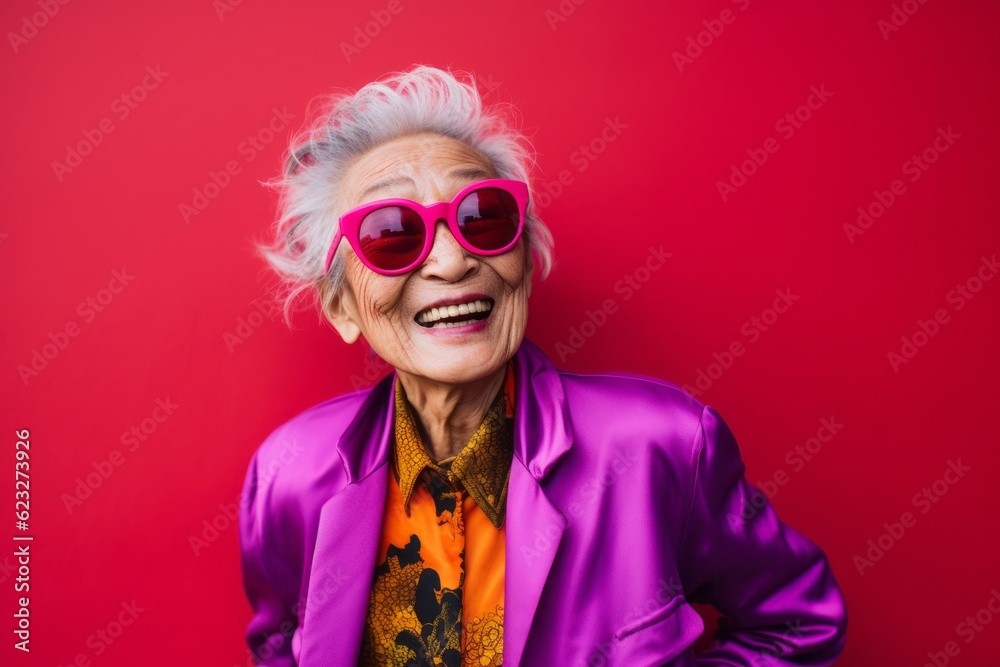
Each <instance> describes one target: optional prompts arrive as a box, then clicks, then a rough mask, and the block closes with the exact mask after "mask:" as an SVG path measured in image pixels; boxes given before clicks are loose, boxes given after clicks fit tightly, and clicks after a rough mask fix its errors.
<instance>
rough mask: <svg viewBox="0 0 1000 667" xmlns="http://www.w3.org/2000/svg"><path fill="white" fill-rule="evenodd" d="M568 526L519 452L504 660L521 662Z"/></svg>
mask: <svg viewBox="0 0 1000 667" xmlns="http://www.w3.org/2000/svg"><path fill="white" fill-rule="evenodd" d="M565 528H566V517H565V516H564V515H563V513H562V512H560V511H559V509H558V508H556V506H555V505H553V504H552V503H551V502H550V501H549V499H548V497H547V496H546V495H545V494H544V493H543V492H542V487H541V486H539V484H538V482H537V481H536V480H535V478H534V477H532V476H531V474H530V473H529V472H528V469H527V468H525V467H524V464H523V463H521V461H519V460H518V459H517V458H516V457H515V458H514V461H513V462H512V463H511V470H510V492H509V494H508V496H507V538H506V539H507V554H506V566H505V572H504V617H503V652H504V656H503V662H504V664H505V665H510V666H511V667H518V665H520V664H521V658H522V656H523V655H524V646H525V644H526V643H527V641H528V632H529V631H530V630H531V624H532V622H533V620H534V618H535V611H536V610H537V609H538V600H539V598H541V596H542V589H543V588H544V587H545V581H546V580H547V579H548V576H549V570H550V569H551V568H552V561H553V560H555V556H556V552H557V551H558V550H559V543H560V541H561V540H562V536H563V532H564V530H565Z"/></svg>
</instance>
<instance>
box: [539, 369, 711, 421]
mask: <svg viewBox="0 0 1000 667" xmlns="http://www.w3.org/2000/svg"><path fill="white" fill-rule="evenodd" d="M559 376H560V378H561V380H562V383H563V388H564V390H565V392H566V401H567V404H568V405H569V408H570V412H571V414H572V419H573V421H574V422H575V423H576V422H581V421H582V422H592V421H601V422H604V423H607V424H609V425H613V426H614V428H615V429H616V430H617V431H619V432H622V431H623V432H625V433H627V434H636V433H641V434H644V435H645V436H650V435H652V434H656V433H661V434H667V433H669V434H671V435H674V436H679V437H684V436H690V437H691V438H695V437H696V435H697V433H698V431H699V429H700V428H701V418H702V413H703V412H704V411H705V409H706V405H705V404H704V403H702V402H701V401H699V400H698V399H697V398H695V397H694V396H692V395H691V394H690V393H688V392H687V391H685V390H684V389H682V388H681V387H680V386H679V385H677V384H676V383H674V382H670V381H669V380H664V379H660V378H656V377H651V376H648V375H639V374H636V373H625V372H602V373H572V372H569V371H564V370H560V371H559Z"/></svg>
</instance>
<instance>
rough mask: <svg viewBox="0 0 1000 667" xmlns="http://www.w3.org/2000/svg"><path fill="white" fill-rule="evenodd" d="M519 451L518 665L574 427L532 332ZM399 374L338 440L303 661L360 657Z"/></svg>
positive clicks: (557, 536)
mask: <svg viewBox="0 0 1000 667" xmlns="http://www.w3.org/2000/svg"><path fill="white" fill-rule="evenodd" d="M514 367H515V378H516V379H515V385H516V387H517V389H516V391H515V404H514V457H513V460H512V461H511V466H510V481H509V492H508V497H507V518H506V554H505V574H504V577H505V586H504V589H505V590H504V629H503V633H504V664H505V665H508V667H518V666H519V665H520V664H521V660H522V658H523V656H524V652H525V648H526V646H527V642H528V636H529V634H530V631H531V627H532V624H533V622H534V619H535V612H536V611H537V609H538V603H539V600H540V599H541V596H542V591H543V590H544V588H545V583H546V581H547V580H548V576H549V571H550V570H551V568H552V564H553V562H554V561H555V558H556V554H557V553H558V550H559V545H560V543H561V540H562V537H563V534H564V532H565V529H566V525H567V520H566V516H565V514H563V512H562V511H561V510H560V509H559V508H558V507H556V506H555V504H553V503H552V501H550V500H549V498H548V496H547V495H546V494H545V491H544V489H543V488H542V485H541V484H540V482H541V481H542V480H544V479H545V477H546V475H547V474H548V473H549V472H550V471H551V470H552V468H553V467H554V466H555V464H556V462H558V460H559V459H560V458H561V457H562V456H563V455H565V454H566V452H567V451H569V449H570V447H571V446H572V443H573V431H572V427H571V425H570V421H569V414H568V406H567V405H566V394H565V392H564V391H563V386H562V381H561V379H560V377H559V372H558V370H557V369H556V368H555V366H554V365H553V364H552V362H551V361H550V360H549V358H548V356H547V355H546V354H545V353H544V352H543V351H542V350H541V349H540V348H539V347H537V346H536V345H535V344H534V343H532V342H531V341H529V340H528V339H527V338H525V339H523V340H522V342H521V346H520V347H519V348H518V351H517V353H516V354H515V355H514ZM395 382H396V373H395V372H393V373H392V374H391V375H388V376H386V377H385V378H383V379H382V380H381V381H379V383H378V384H376V385H375V387H373V389H372V391H371V392H370V393H369V394H368V396H367V397H366V399H365V400H364V402H363V403H362V405H361V408H360V409H359V410H358V413H357V414H356V416H355V418H354V419H353V420H352V422H351V423H350V425H348V427H347V429H346V430H345V431H344V433H343V435H342V436H341V438H340V440H339V451H340V456H341V460H342V461H343V463H344V468H345V469H346V471H347V477H348V480H349V483H348V484H347V485H346V486H345V487H344V488H343V489H341V490H340V491H338V492H336V493H335V494H334V495H333V496H331V497H330V498H329V499H328V500H327V501H326V502H325V503H324V504H323V506H322V508H321V509H320V514H319V524H318V527H317V532H316V546H315V549H314V551H313V557H312V569H311V571H310V574H309V585H308V589H307V596H308V597H307V600H306V611H305V617H304V621H303V627H302V643H301V651H300V654H301V655H300V662H299V664H301V665H303V667H314V666H318V665H326V664H336V665H340V664H356V663H357V659H358V652H359V651H360V647H361V635H362V632H363V629H364V622H365V619H366V618H367V614H368V603H369V598H370V595H371V584H372V577H373V574H374V566H375V552H376V550H377V547H378V538H379V534H380V531H381V525H382V513H383V509H384V507H385V495H386V489H387V480H388V467H387V462H388V455H389V451H390V448H391V445H392V439H393V435H394V430H393V417H394V415H393V409H392V406H393V405H394V400H395Z"/></svg>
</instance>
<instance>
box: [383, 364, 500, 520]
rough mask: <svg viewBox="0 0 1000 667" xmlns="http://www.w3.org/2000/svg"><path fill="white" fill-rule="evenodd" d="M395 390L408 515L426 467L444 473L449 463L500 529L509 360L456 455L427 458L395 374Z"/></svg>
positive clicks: (401, 480) (397, 440)
mask: <svg viewBox="0 0 1000 667" xmlns="http://www.w3.org/2000/svg"><path fill="white" fill-rule="evenodd" d="M395 394H396V405H395V408H396V409H395V420H394V421H395V436H396V437H395V461H396V468H395V470H396V475H397V476H398V479H399V488H400V491H401V492H402V495H403V507H404V508H405V509H406V512H407V514H409V511H410V498H411V497H412V495H413V490H414V488H416V485H417V482H418V481H419V480H420V478H421V476H423V475H424V474H425V472H427V471H430V472H428V474H435V473H436V474H439V475H442V476H444V477H445V478H449V475H448V470H447V468H449V467H450V472H451V475H453V476H454V477H455V478H457V480H458V481H459V482H461V484H462V486H463V487H464V488H465V490H466V491H467V492H468V494H469V495H470V496H472V498H473V500H475V501H476V504H477V505H478V506H479V508H480V509H481V510H482V511H483V513H484V514H486V516H487V517H488V518H489V520H490V521H491V522H492V523H493V525H494V526H496V527H497V528H500V527H501V526H502V525H503V522H504V515H505V512H506V507H507V484H508V481H509V478H510V464H511V460H512V458H513V455H514V448H513V437H514V436H513V428H512V421H513V417H514V362H513V360H510V361H508V362H507V372H506V375H505V377H504V383H503V385H502V386H501V388H500V391H499V392H497V395H496V398H495V399H494V400H493V404H492V405H491V406H490V409H489V410H487V412H486V416H485V417H484V418H483V421H482V423H480V425H479V428H478V429H477V430H476V432H475V433H474V434H473V435H472V438H471V439H470V440H469V443H468V444H467V445H466V446H465V447H464V448H463V449H462V451H460V452H459V453H458V455H457V456H454V457H450V458H449V459H445V460H444V461H439V462H438V463H435V462H434V461H432V460H431V458H430V456H429V455H428V453H427V449H426V448H425V447H424V444H423V441H422V440H421V438H420V433H419V431H418V429H417V426H416V422H415V421H414V417H413V414H412V412H411V410H412V408H411V407H410V404H409V402H408V401H407V400H406V394H405V392H404V390H403V386H402V382H401V381H400V379H399V376H398V375H397V377H396V391H395ZM449 461H450V462H451V463H450V466H449V465H448V462H449ZM442 464H444V465H442Z"/></svg>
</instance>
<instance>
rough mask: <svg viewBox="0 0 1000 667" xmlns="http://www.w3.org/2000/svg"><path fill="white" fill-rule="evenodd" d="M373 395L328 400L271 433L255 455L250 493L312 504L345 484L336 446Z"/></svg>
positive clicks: (352, 394)
mask: <svg viewBox="0 0 1000 667" xmlns="http://www.w3.org/2000/svg"><path fill="white" fill-rule="evenodd" d="M372 389H373V388H372V387H368V388H365V389H359V390H357V391H353V392H350V393H347V394H342V395H340V396H336V397H333V398H330V399H328V400H325V401H323V402H322V403H318V404H316V405H313V406H312V407H309V408H306V409H305V410H303V411H301V412H299V413H298V414H296V415H295V416H293V417H291V418H290V419H288V420H287V421H285V422H284V423H282V424H281V425H279V426H278V427H277V428H275V429H274V430H272V431H271V432H270V433H269V434H268V436H267V437H266V438H265V439H264V441H263V442H262V443H261V444H260V445H259V446H258V447H257V449H256V450H255V451H254V453H253V456H252V459H251V462H250V470H248V477H247V492H249V493H253V494H259V493H260V491H261V490H262V489H264V488H266V489H267V492H268V495H269V496H271V497H272V499H274V498H276V497H294V498H298V499H303V498H305V499H308V498H309V497H310V495H311V494H316V495H317V496H319V495H322V494H324V493H326V494H329V493H330V492H332V491H335V490H336V489H337V488H339V486H340V485H343V484H344V483H346V474H345V471H344V467H343V462H342V459H341V456H340V451H339V448H338V442H339V440H340V436H341V435H342V434H343V432H344V430H345V429H346V428H347V426H348V424H350V423H351V421H352V420H353V419H354V417H355V415H356V414H357V413H358V410H359V409H360V407H361V405H362V404H363V403H364V401H365V399H366V398H367V396H368V395H369V393H371V391H372ZM251 485H252V486H253V488H252V489H251V488H250V487H251Z"/></svg>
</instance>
